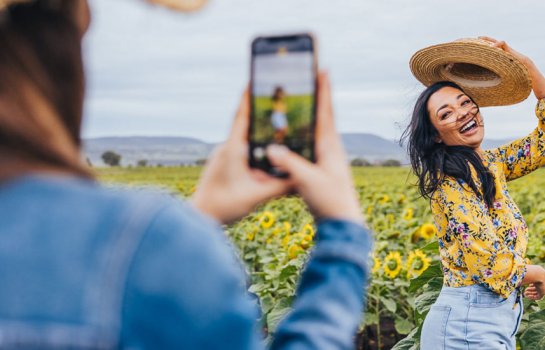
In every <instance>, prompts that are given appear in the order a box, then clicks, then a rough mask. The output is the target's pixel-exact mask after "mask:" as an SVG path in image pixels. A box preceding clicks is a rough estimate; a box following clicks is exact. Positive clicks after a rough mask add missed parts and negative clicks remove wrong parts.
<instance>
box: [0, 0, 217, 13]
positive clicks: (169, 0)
mask: <svg viewBox="0 0 545 350" xmlns="http://www.w3.org/2000/svg"><path fill="white" fill-rule="evenodd" d="M32 1H35V0H0V10H2V9H3V8H5V7H7V6H9V5H13V4H16V3H22V2H32ZM146 1H147V2H149V3H152V4H159V5H163V6H166V7H168V8H171V9H173V10H177V11H183V12H191V11H196V10H198V9H200V8H201V7H203V6H204V4H206V2H207V0H146Z"/></svg>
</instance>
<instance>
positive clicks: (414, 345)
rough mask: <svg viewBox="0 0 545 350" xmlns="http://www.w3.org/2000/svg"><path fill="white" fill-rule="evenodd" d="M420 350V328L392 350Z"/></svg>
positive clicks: (414, 330)
mask: <svg viewBox="0 0 545 350" xmlns="http://www.w3.org/2000/svg"><path fill="white" fill-rule="evenodd" d="M419 348H420V339H419V336H418V328H415V329H413V330H412V331H411V333H409V335H408V336H406V337H405V338H404V339H402V340H400V341H399V342H397V344H396V345H394V347H393V348H392V350H418V349H419Z"/></svg>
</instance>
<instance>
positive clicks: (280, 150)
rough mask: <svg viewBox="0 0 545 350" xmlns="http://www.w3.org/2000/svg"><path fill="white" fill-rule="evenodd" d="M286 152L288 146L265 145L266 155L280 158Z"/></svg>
mask: <svg viewBox="0 0 545 350" xmlns="http://www.w3.org/2000/svg"><path fill="white" fill-rule="evenodd" d="M286 154H288V148H287V147H286V146H282V145H269V146H268V147H267V155H268V156H271V157H273V158H282V157H284V156H285V155H286Z"/></svg>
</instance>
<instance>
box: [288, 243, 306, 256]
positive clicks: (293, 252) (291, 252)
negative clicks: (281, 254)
mask: <svg viewBox="0 0 545 350" xmlns="http://www.w3.org/2000/svg"><path fill="white" fill-rule="evenodd" d="M302 251H303V248H301V247H300V246H299V245H297V244H292V245H290V247H289V248H288V256H289V258H290V259H295V258H296V257H297V255H299V254H300V253H301V252H302Z"/></svg>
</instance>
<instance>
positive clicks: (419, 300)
mask: <svg viewBox="0 0 545 350" xmlns="http://www.w3.org/2000/svg"><path fill="white" fill-rule="evenodd" d="M438 296H439V291H430V292H425V293H422V294H420V295H419V296H417V297H416V299H415V301H414V306H415V310H416V311H417V312H418V313H419V314H421V315H424V314H427V313H428V311H429V310H430V306H432V304H433V303H435V300H436V299H437V297H438Z"/></svg>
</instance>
